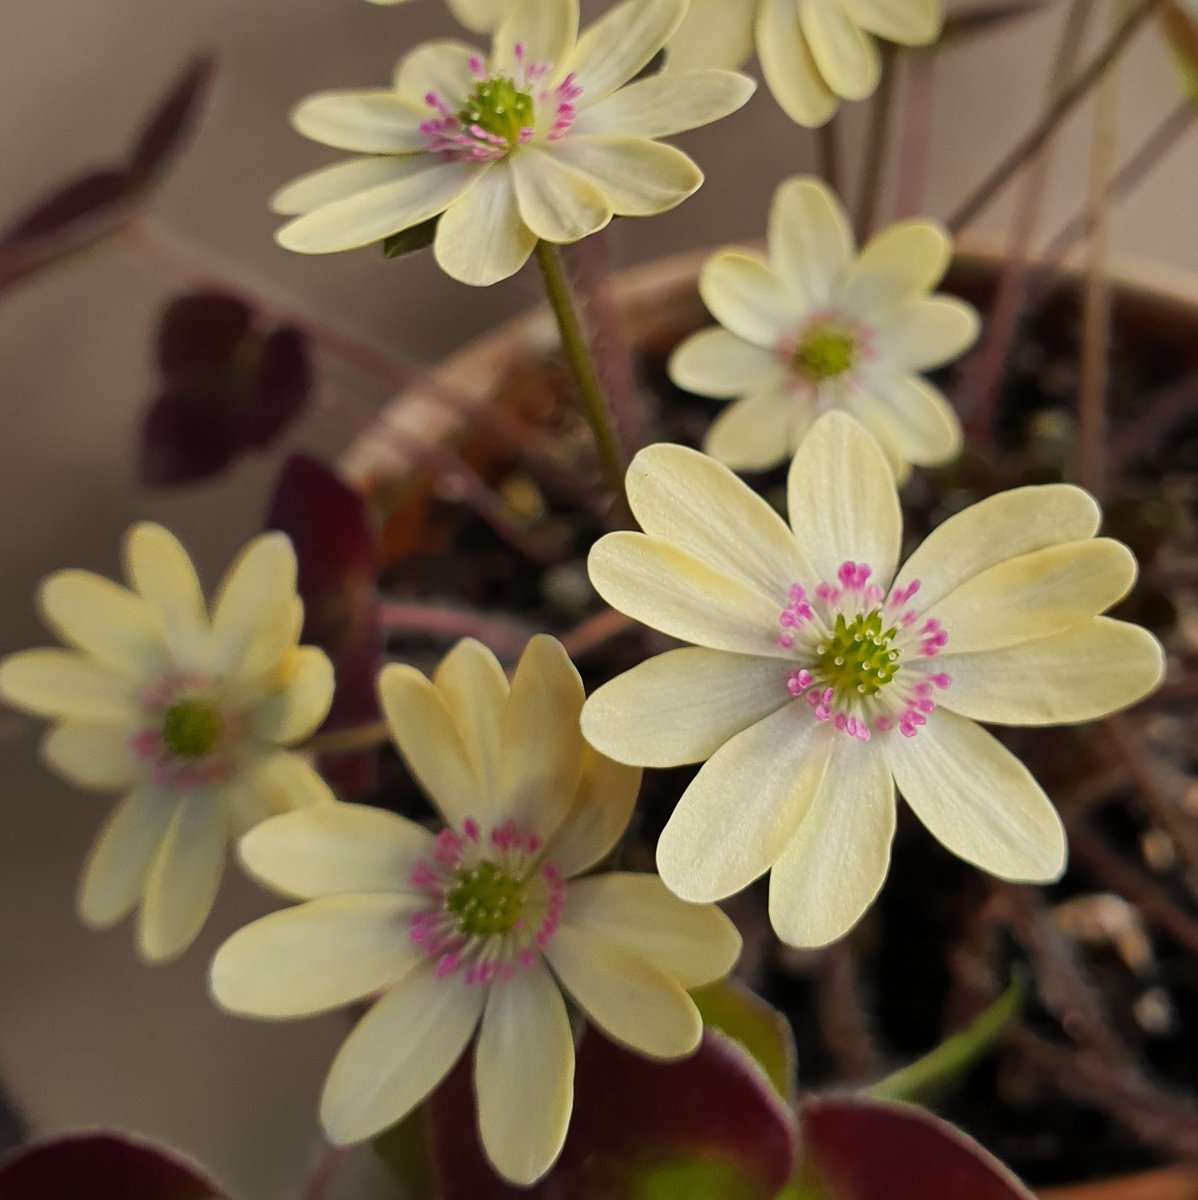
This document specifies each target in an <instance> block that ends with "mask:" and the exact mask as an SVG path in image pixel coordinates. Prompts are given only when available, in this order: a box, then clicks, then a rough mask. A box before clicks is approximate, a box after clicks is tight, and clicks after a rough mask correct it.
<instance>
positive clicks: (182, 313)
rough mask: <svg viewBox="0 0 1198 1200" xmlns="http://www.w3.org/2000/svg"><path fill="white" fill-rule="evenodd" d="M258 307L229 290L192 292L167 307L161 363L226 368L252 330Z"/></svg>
mask: <svg viewBox="0 0 1198 1200" xmlns="http://www.w3.org/2000/svg"><path fill="white" fill-rule="evenodd" d="M253 321H254V310H253V309H252V308H251V307H250V306H249V305H248V304H247V303H246V302H245V301H244V300H242V299H241V297H240V296H234V295H232V294H230V293H228V292H215V291H210V292H191V293H189V294H188V295H186V296H180V297H178V298H177V299H175V300H172V301H171V303H170V304H169V305H168V306H167V308H166V311H165V312H164V313H163V314H162V320H161V322H160V323H159V326H158V350H157V356H158V366H159V368H160V369H161V370H162V371H163V372H164V373H165V374H167V375H171V374H174V373H176V372H194V371H203V370H225V369H226V367H227V366H228V364H229V363H230V362H232V361H233V360H235V359H236V357H237V355H238V353H239V351H240V350H241V347H242V343H244V342H245V341H246V340H247V339H248V338H249V337H250V336H251V332H252V326H253Z"/></svg>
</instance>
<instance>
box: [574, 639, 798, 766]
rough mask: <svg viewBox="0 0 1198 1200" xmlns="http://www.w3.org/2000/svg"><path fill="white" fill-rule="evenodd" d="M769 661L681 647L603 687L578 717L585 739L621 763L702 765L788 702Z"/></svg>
mask: <svg viewBox="0 0 1198 1200" xmlns="http://www.w3.org/2000/svg"><path fill="white" fill-rule="evenodd" d="M787 670H788V668H787V664H786V663H785V662H783V661H780V660H779V659H776V658H757V657H754V656H750V655H747V654H725V653H724V652H723V651H722V650H705V649H703V648H701V647H687V648H685V649H683V650H670V651H668V652H667V653H665V654H659V655H657V657H655V658H650V659H648V660H647V661H645V662H643V663H639V664H638V665H637V666H635V667H633V668H632V669H631V670H630V671H625V672H624V674H623V675H618V676H617V677H616V678H615V679H613V680H611V682H609V683H605V684H604V685H603V686H602V687H601V688H600V689H599V690H598V691H597V692H595V694H594V695H593V696H591V698H590V699H589V700H588V701H587V702H586V705H585V707H584V708H583V710H582V731H583V733H584V734H585V735H586V738H587V740H588V741H589V742H590V743H591V744H592V745H594V746H596V747H598V748H599V749H600V750H602V751H603V752H604V753H605V754H610V755H611V756H612V757H613V758H617V759H619V760H620V761H621V762H633V763H639V764H640V765H641V766H646V767H677V766H682V765H683V764H684V763H694V762H703V761H704V760H705V759H708V758H710V757H711V756H712V755H713V754H714V753H715V752H716V751H717V750H719V748H720V747H721V746H722V745H723V744H724V743H725V742H727V741H728V740H729V739H730V738H732V737H735V736H736V734H738V733H740V732H741V731H742V730H744V729H748V727H749V726H750V725H754V724H756V723H757V722H758V721H760V720H762V719H764V718H765V717H768V716H769V715H770V714H771V713H773V712H775V711H777V710H778V709H779V708H781V707H782V706H783V705H784V704H787V703H789V702H790V700H791V696H790V693H789V692H788V691H787V690H786V675H787Z"/></svg>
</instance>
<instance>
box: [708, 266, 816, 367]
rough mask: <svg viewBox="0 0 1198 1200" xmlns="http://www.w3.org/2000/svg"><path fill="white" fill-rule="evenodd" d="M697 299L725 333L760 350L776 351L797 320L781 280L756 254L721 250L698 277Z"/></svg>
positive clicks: (798, 312) (798, 314) (796, 308)
mask: <svg viewBox="0 0 1198 1200" xmlns="http://www.w3.org/2000/svg"><path fill="white" fill-rule="evenodd" d="M699 295H700V296H702V297H703V303H704V304H706V305H707V308H708V311H709V312H710V313H711V315H712V316H713V317H715V319H716V320H717V321H719V323H720V324H721V325H723V326H724V328H725V329H728V330H731V331H732V332H733V333H735V334H736V335H737V337H742V338H744V339H745V341H747V342H752V343H753V345H755V346H760V347H762V349H764V350H775V351H777V349H778V347H779V345H780V344H781V343H782V341H783V339H785V338H787V337H789V336H791V335H792V334H793V333H794V331H795V329H796V328H797V327H798V326H799V324H800V323H801V321H802V319H803V310H802V308H801V306H800V305H799V303H798V302H797V301H796V300H795V298H794V297H793V295H792V293H791V292H790V291H789V289H788V288H787V287H786V285H785V284H784V283H783V282H782V280H781V279H780V278H779V277H778V276H777V275H776V274H775V273H774V272H773V271H772V270H771V269H770V268H769V266H768V265H767V264H766V263H765V261H764V260H763V259H762V258H761V257H760V256H759V255H757V254H753V253H750V252H749V251H747V250H723V251H721V252H720V253H719V254H715V255H713V256H712V257H711V258H709V259H708V260H707V261H706V262H705V263H704V264H703V269H702V271H701V272H700V273H699Z"/></svg>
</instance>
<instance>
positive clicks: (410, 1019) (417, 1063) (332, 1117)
mask: <svg viewBox="0 0 1198 1200" xmlns="http://www.w3.org/2000/svg"><path fill="white" fill-rule="evenodd" d="M486 998H487V989H486V988H482V987H465V986H463V984H462V982H461V980H460V979H456V978H450V979H438V978H437V976H436V972H435V968H434V965H433V963H432V962H431V961H430V962H429V963H428V965H427V966H424V965H422V966H420V967H417V968H416V970H414V971H412V972H411V973H410V974H408V975H406V976H405V977H404V978H403V979H402V980H401V981H400V982H399V983H398V984H396V985H395V987H393V988H392V989H391V990H390V991H389V992H388V993H387V994H386V995H385V996H384V997H383V998H382V999H381V1000H380V1001H379V1002H378V1003H377V1004H376V1005H375V1006H374V1007H373V1008H372V1009H371V1010H370V1011H369V1012H368V1013H367V1014H366V1016H364V1017H363V1018H362V1020H361V1021H359V1022H358V1024H357V1026H356V1028H355V1029H354V1031H353V1032H352V1033H351V1034H350V1035H349V1037H348V1038H346V1040H345V1044H344V1045H343V1046H342V1047H341V1050H340V1051H339V1052H338V1054H337V1057H336V1058H335V1059H334V1060H333V1066H332V1069H331V1070H330V1071H329V1077H328V1080H327V1081H326V1083H325V1086H324V1093H323V1095H322V1096H321V1101H320V1119H321V1122H322V1124H323V1125H324V1128H325V1132H326V1133H327V1134H328V1135H329V1139H330V1140H331V1141H332V1142H334V1143H336V1144H338V1145H349V1144H351V1143H353V1142H364V1141H366V1140H367V1139H368V1138H371V1137H373V1136H374V1135H375V1134H376V1133H382V1131H383V1130H384V1129H387V1128H389V1127H390V1126H392V1125H394V1124H395V1123H396V1122H397V1121H401V1120H403V1118H404V1117H406V1116H407V1115H408V1113H410V1112H411V1111H412V1109H414V1108H415V1107H416V1105H418V1104H419V1103H420V1102H421V1101H422V1100H423V1099H424V1098H425V1097H426V1096H427V1095H428V1094H429V1092H431V1091H432V1090H433V1088H435V1087H436V1086H437V1084H439V1083H440V1082H441V1080H442V1079H444V1078H445V1076H446V1075H448V1074H449V1071H450V1070H451V1068H452V1067H453V1065H454V1063H456V1062H457V1060H458V1059H459V1058H460V1057H461V1054H462V1051H463V1050H465V1048H466V1043H467V1042H469V1041H470V1037H471V1035H472V1034H473V1033H474V1028H475V1026H476V1025H477V1024H478V1019H479V1017H480V1016H481V1015H482V1010H483V1003H484V1002H485V1000H486Z"/></svg>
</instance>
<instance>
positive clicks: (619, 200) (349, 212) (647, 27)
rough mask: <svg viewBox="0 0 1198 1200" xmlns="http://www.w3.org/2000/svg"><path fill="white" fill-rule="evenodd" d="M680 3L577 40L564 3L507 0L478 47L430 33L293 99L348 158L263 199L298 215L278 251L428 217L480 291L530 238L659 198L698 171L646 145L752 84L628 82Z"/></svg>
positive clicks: (714, 79) (520, 261) (716, 112)
mask: <svg viewBox="0 0 1198 1200" xmlns="http://www.w3.org/2000/svg"><path fill="white" fill-rule="evenodd" d="M686 4H687V0H625V3H623V4H620V5H618V6H617V7H616V8H614V9H613V10H611V11H610V12H609V13H607V14H606V15H605V16H604V17H602V18H601V19H600V20H599V21H597V22H596V23H595V24H594V25H592V26H591V27H590V28H589V29H587V30H586V31H585V32H584V33H583V34H582V36H581V37H579V36H578V0H515V3H514V4H513V5H512V8H511V11H510V12H509V13H508V14H507V15H506V16H505V18H504V19H503V21H502V22H501V24H500V25H499V28H498V29H497V30H496V32H495V38H494V42H493V46H492V50H491V53H490V54H489V55H485V54H483V53H482V52H480V51H477V50H474V49H472V48H471V47H470V46H467V45H464V44H462V43H460V42H452V41H441V42H430V43H428V44H426V45H423V46H420V47H418V48H417V49H416V50H414V51H413V52H412V53H411V54H409V55H408V56H407V57H406V58H404V59H403V61H402V62H400V64H399V67H398V68H397V70H396V73H395V80H394V85H393V87H392V88H390V89H384V90H377V91H345V92H328V93H325V94H323V95H319V96H313V97H311V98H310V99H308V100H305V101H304V102H303V103H302V104H300V105H299V107H298V108H297V109H296V110H295V112H294V114H293V118H292V119H293V122H294V124H295V127H296V128H297V129H298V130H299V131H300V132H301V133H302V134H304V135H305V136H307V137H310V138H313V139H314V140H315V141H318V142H323V143H324V144H325V145H329V146H335V147H336V148H338V149H340V150H351V151H355V152H357V153H358V154H359V155H360V157H357V158H354V159H351V160H350V161H348V162H343V163H340V164H338V165H337V166H334V167H328V168H325V169H323V170H320V171H316V172H314V173H313V174H310V175H306V176H304V177H303V178H302V179H299V180H296V181H295V182H294V183H292V184H291V185H290V186H288V187H285V188H284V189H283V190H282V191H281V192H279V193H278V195H276V196H275V198H274V201H273V204H274V207H275V210H276V211H278V212H281V213H285V214H288V215H295V216H296V219H295V220H293V221H292V222H291V223H290V224H288V225H285V226H284V227H283V228H282V229H281V230H279V233H278V240H279V242H280V244H282V245H283V246H285V247H287V248H288V249H290V250H297V251H300V252H301V253H305V254H322V253H327V252H331V251H336V250H351V249H354V248H355V247H358V246H366V245H369V244H370V243H371V242H377V241H379V240H380V239H382V238H386V237H389V236H390V235H392V234H396V233H399V232H401V231H402V230H405V229H408V228H410V227H412V226H415V225H419V224H421V223H422V222H425V221H428V220H430V219H431V218H433V217H437V216H440V221H439V223H438V226H437V233H436V241H435V244H434V250H435V253H436V256H437V261H438V263H440V265H441V267H442V268H443V269H444V270H445V271H446V272H448V273H449V274H450V275H452V276H453V277H454V278H455V279H459V280H461V281H462V282H464V283H471V284H479V285H482V284H490V283H495V282H497V281H498V280H500V279H505V278H507V277H508V276H509V275H513V274H515V273H516V271H518V270H519V269H520V268H521V267H522V266H523V265H524V263H525V261H526V260H527V259H528V256H529V255H530V254H531V253H532V250H533V247H534V246H535V245H536V242H537V239H538V238H543V239H544V240H545V241H547V242H557V243H564V242H576V241H578V240H579V239H580V238H584V237H586V236H587V235H588V234H592V233H595V232H596V231H597V230H599V229H602V228H603V227H604V226H605V225H606V224H607V223H608V222H609V221H610V220H611V219H612V216H613V215H617V216H630V217H647V216H652V215H653V214H655V213H660V212H665V211H666V210H667V209H670V208H673V207H674V206H675V205H676V204H679V203H680V202H681V201H683V200H685V199H686V197H687V196H689V195H690V194H691V193H692V192H693V191H695V189H696V188H697V187H698V186H699V185H700V184H701V183H702V182H703V175H702V172H701V171H700V170H699V168H698V167H696V166H695V164H694V163H693V162H692V161H691V160H690V159H689V158H688V157H687V156H686V155H685V154H683V153H682V151H681V150H678V149H675V148H674V147H673V146H667V145H664V144H662V143H661V142H659V141H657V140H656V139H657V138H662V137H667V136H669V135H671V134H675V133H681V132H682V131H683V130H687V129H693V128H695V127H696V126H698V125H706V124H708V123H709V122H711V121H715V120H718V119H719V118H720V117H724V116H727V115H728V114H729V113H731V112H734V111H735V110H736V109H738V108H740V106H741V105H742V104H744V103H745V101H746V100H748V98H749V96H750V95H752V92H753V86H754V85H753V82H752V80H750V79H747V78H746V77H745V76H743V75H737V74H735V73H734V72H731V71H716V70H703V71H688V72H681V73H673V72H672V73H670V74H669V75H654V76H650V77H648V78H644V79H639V80H637V82H635V83H629V82H628V81H629V80H630V79H632V78H633V77H634V76H636V75H637V73H638V72H639V71H640V70H641V69H642V68H643V67H644V66H645V65H646V64H647V63H648V62H649V61H650V60H651V59H652V58H653V56H654V55H655V54H656V53H657V52H658V50H660V49H661V47H662V45H663V43H664V42H665V40H666V38H667V37H669V35H670V34H671V33H672V32H673V31H674V29H675V28H677V26H678V23H679V22H680V21H681V20H682V17H683V14H684V13H685V11H686ZM626 85H627V86H626Z"/></svg>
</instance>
